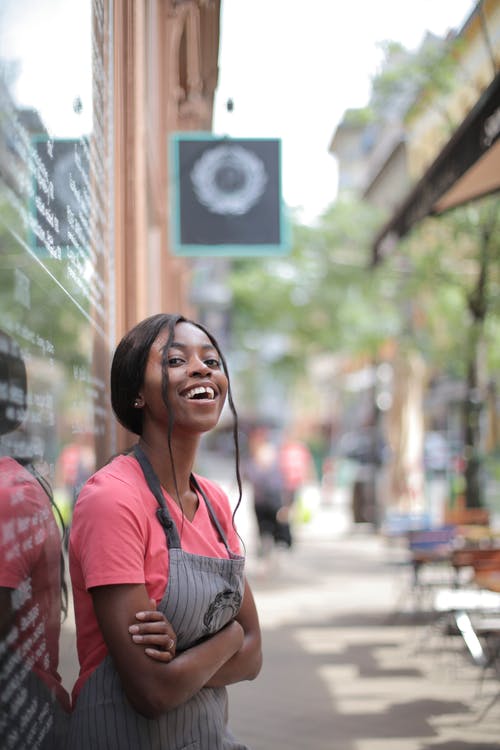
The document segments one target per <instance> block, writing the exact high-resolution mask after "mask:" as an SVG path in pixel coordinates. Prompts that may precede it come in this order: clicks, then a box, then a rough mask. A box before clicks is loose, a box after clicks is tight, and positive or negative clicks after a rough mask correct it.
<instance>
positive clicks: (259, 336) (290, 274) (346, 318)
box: [229, 198, 395, 378]
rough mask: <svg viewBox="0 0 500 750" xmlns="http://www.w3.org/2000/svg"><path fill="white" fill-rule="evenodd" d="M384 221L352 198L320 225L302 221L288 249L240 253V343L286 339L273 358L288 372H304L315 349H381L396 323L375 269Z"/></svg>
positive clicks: (236, 288) (233, 281)
mask: <svg viewBox="0 0 500 750" xmlns="http://www.w3.org/2000/svg"><path fill="white" fill-rule="evenodd" d="M379 222H380V217H379V215H378V212H376V211H375V210H374V209H373V208H371V207H369V206H367V205H366V204H363V203H361V202H360V201H357V200H354V199H347V198H345V199H342V200H339V201H337V202H336V203H335V204H333V205H332V206H331V207H330V208H329V209H328V211H326V212H325V214H324V215H323V217H322V218H321V220H320V222H319V224H318V226H314V227H311V226H303V225H300V224H296V225H295V227H294V232H293V248H292V251H291V253H290V255H289V256H286V257H280V258H267V259H258V260H249V259H244V260H238V261H235V262H234V263H233V268H232V272H231V274H230V279H229V283H230V286H231V289H232V293H233V319H232V324H233V332H234V334H235V341H237V342H238V346H240V345H243V347H245V346H249V347H250V348H251V347H255V345H256V341H260V342H263V341H264V340H265V338H266V337H268V336H269V334H273V335H278V336H280V337H282V339H283V342H284V343H285V342H286V347H285V346H283V350H282V351H281V353H279V354H278V355H276V356H275V357H274V358H273V364H274V368H275V370H276V371H277V373H278V374H279V375H280V376H281V377H285V376H286V377H287V378H290V377H292V378H295V377H300V375H302V374H303V373H304V372H305V368H306V366H307V364H308V362H309V361H310V358H311V357H312V356H313V355H314V354H316V353H321V352H325V351H326V352H336V351H344V350H346V349H348V350H349V351H350V352H351V353H353V354H355V353H373V352H375V351H376V350H377V348H378V347H379V345H380V343H381V342H382V341H384V340H385V339H386V338H387V337H388V336H389V335H391V333H392V332H393V331H394V326H395V315H394V310H393V308H392V305H391V302H390V300H388V299H387V297H384V295H383V294H382V291H381V289H382V287H381V282H382V281H383V278H382V275H381V274H379V273H378V272H376V271H373V270H369V258H370V238H371V236H372V234H373V232H374V229H375V227H376V226H377V225H378V223H379ZM264 348H265V347H264Z"/></svg>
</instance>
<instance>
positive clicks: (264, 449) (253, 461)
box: [245, 427, 292, 557]
mask: <svg viewBox="0 0 500 750" xmlns="http://www.w3.org/2000/svg"><path fill="white" fill-rule="evenodd" d="M245 477H246V479H247V480H248V482H249V483H250V485H251V487H252V494H253V508H254V512H255V518H256V521H257V529H258V534H259V549H258V552H259V556H260V557H267V556H269V554H270V553H271V551H272V549H273V546H274V545H275V544H277V545H282V546H284V547H291V545H292V534H291V530H290V519H289V516H288V509H287V507H286V497H285V484H284V479H283V474H282V472H281V468H280V464H279V455H278V449H277V447H276V445H275V444H273V442H272V441H271V440H270V438H269V436H268V431H267V429H266V428H265V427H259V428H257V429H255V430H254V431H253V432H252V434H251V435H250V440H249V455H248V459H247V461H246V464H245Z"/></svg>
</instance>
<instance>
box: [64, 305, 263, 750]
mask: <svg viewBox="0 0 500 750" xmlns="http://www.w3.org/2000/svg"><path fill="white" fill-rule="evenodd" d="M226 396H228V400H229V404H230V407H231V409H232V411H233V415H234V418H235V428H234V434H235V441H236V459H237V470H236V473H237V478H238V484H239V486H240V499H241V482H240V480H239V469H238V443H237V424H236V412H235V410H234V405H233V401H232V397H231V392H230V387H229V379H228V375H227V368H226V365H225V361H224V358H223V356H222V354H221V353H220V351H219V347H218V345H217V342H216V341H215V339H214V338H213V337H212V336H211V335H210V334H209V333H208V332H207V331H206V330H205V329H204V328H203V327H202V326H201V325H199V324H197V323H193V322H191V321H188V320H186V319H185V318H183V317H181V316H179V315H166V314H165V315H164V314H160V315H155V316H152V317H151V318H148V319H146V320H144V321H143V322H142V323H139V324H138V325H137V326H136V327H135V328H133V329H132V330H131V331H130V332H129V333H128V334H127V335H126V336H125V337H124V338H123V339H122V341H121V342H120V343H119V345H118V347H117V349H116V352H115V355H114V358H113V363H112V368H111V402H112V406H113V409H114V412H115V414H116V416H117V418H118V419H119V421H120V422H121V423H122V424H123V425H124V426H125V427H127V428H128V429H129V430H130V431H132V432H134V433H136V434H137V435H139V441H138V443H137V444H136V445H135V446H134V448H133V451H132V452H131V453H130V454H128V455H121V456H118V457H116V458H115V459H114V460H113V461H111V462H110V463H109V464H108V465H106V466H104V467H103V468H102V469H101V470H100V471H98V472H97V473H96V474H94V476H93V477H91V479H90V480H89V481H88V482H87V483H86V485H85V486H84V488H83V489H82V491H81V493H80V496H79V498H78V501H77V503H76V506H75V512H74V517H73V524H72V530H71V539H70V571H71V578H72V585H73V592H74V602H75V618H76V626H77V645H78V654H79V660H80V676H79V678H78V680H77V682H76V685H75V688H74V691H73V699H74V701H75V706H74V711H73V715H72V719H71V727H70V733H69V741H68V747H71V748H72V750H80V749H81V750H83V749H84V748H85V750H87V748H92V749H94V748H95V749H96V750H98V749H99V748H108V750H111V749H112V748H123V747H130V748H134V750H142V749H143V748H144V750H146V748H147V749H148V750H149V749H150V748H162V749H168V750H183V749H185V750H187V749H188V748H189V750H218V749H219V748H220V750H244V748H245V746H244V745H242V744H241V743H239V742H237V741H236V740H235V739H234V738H233V737H232V735H231V733H230V731H229V729H228V727H227V692H226V687H225V686H226V685H229V684H231V683H234V682H238V681H241V680H248V679H254V678H255V677H256V676H257V674H258V672H259V671H260V667H261V661H262V656H261V638H260V629H259V623H258V617H257V612H256V608H255V604H254V600H253V596H252V593H251V590H250V587H249V585H248V583H247V582H246V580H245V578H244V569H243V567H244V558H243V557H241V556H240V555H239V554H238V550H239V538H238V536H237V533H236V531H235V529H234V526H233V519H232V515H231V510H230V506H229V503H228V500H227V497H226V496H225V495H224V493H223V492H222V491H221V489H220V488H219V487H218V486H217V485H215V484H214V483H213V482H211V481H209V480H208V479H205V478H202V477H199V476H195V475H194V474H193V473H192V469H193V465H194V461H195V458H196V452H197V448H198V445H199V441H200V438H201V436H202V434H203V433H205V432H207V431H208V430H211V429H212V428H214V427H215V426H216V424H217V422H218V419H219V417H220V414H221V411H222V407H223V405H224V402H225V399H226ZM150 600H154V603H155V605H156V606H157V608H158V612H159V613H160V614H159V615H158V616H155V615H154V613H151V612H148V610H150V609H151V603H150ZM141 623H143V624H141ZM165 623H166V624H165ZM172 642H173V643H172ZM138 644H139V645H140V646H146V648H143V647H138ZM162 644H165V648H167V647H168V651H167V650H164V651H163V653H162V649H161V645H162Z"/></svg>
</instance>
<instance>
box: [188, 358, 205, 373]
mask: <svg viewBox="0 0 500 750" xmlns="http://www.w3.org/2000/svg"><path fill="white" fill-rule="evenodd" d="M209 373H210V368H209V367H208V366H207V365H206V364H205V362H204V361H203V360H202V359H200V358H199V357H193V358H192V359H191V360H190V362H189V374H190V375H191V376H194V375H203V376H206V375H207V374H209Z"/></svg>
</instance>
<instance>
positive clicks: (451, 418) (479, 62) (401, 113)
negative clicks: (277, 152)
mask: <svg viewBox="0 0 500 750" xmlns="http://www.w3.org/2000/svg"><path fill="white" fill-rule="evenodd" d="M420 53H424V55H423V59H425V60H426V63H429V61H431V62H432V59H433V58H434V59H435V60H436V59H438V58H439V59H440V60H441V62H440V67H439V73H440V75H439V76H438V77H437V78H438V80H437V81H434V86H432V85H431V86H428V85H426V83H425V76H419V72H420V71H418V70H417V69H416V68H415V67H413V69H412V68H411V65H412V54H413V53H411V52H410V53H409V52H407V51H405V50H403V49H399V50H398V49H396V48H394V49H393V50H392V56H391V57H389V65H390V64H391V63H393V64H394V65H396V66H403V68H404V65H405V64H408V65H409V66H410V67H409V70H410V71H411V73H412V75H409V76H408V78H407V80H405V79H404V77H403V76H400V84H399V85H398V86H393V87H392V89H391V93H390V95H387V91H386V92H385V93H386V98H385V99H384V100H383V101H381V100H380V98H379V99H378V100H377V96H378V97H381V96H382V97H383V96H384V90H383V89H382V91H381V90H380V89H379V90H378V91H377V90H375V91H374V92H373V94H372V100H371V102H370V105H369V106H368V107H366V108H364V109H361V110H348V111H347V112H346V113H345V115H344V118H343V120H342V122H341V123H340V124H339V126H338V127H337V129H336V131H335V133H334V136H333V138H332V141H331V145H330V151H331V153H332V154H333V155H334V156H335V157H336V158H337V160H338V163H339V186H340V189H341V190H350V191H352V192H354V193H355V194H356V195H358V196H360V197H361V198H363V199H365V200H367V201H369V202H370V203H373V204H374V205H376V206H377V207H378V208H380V209H382V211H383V212H385V215H386V222H385V224H384V225H383V227H382V228H381V229H380V231H379V233H378V235H377V236H376V237H374V239H373V258H372V262H373V263H378V262H380V261H382V260H383V258H384V257H387V255H389V254H391V253H395V252H396V250H397V244H398V241H399V239H400V238H401V237H403V236H404V235H405V234H406V233H407V232H408V231H409V230H410V229H411V227H412V226H413V225H414V224H415V223H417V222H418V221H420V220H422V219H423V218H425V217H426V216H428V215H430V214H439V213H441V212H444V211H446V210H448V209H450V208H453V207H455V206H459V205H462V204H464V203H466V202H468V201H471V200H474V199H475V198H479V197H481V196H484V195H487V194H489V193H492V192H495V191H497V190H498V189H499V188H500V151H499V140H498V136H499V133H500V127H499V123H500V75H499V68H500V6H499V4H498V3H497V2H495V0H481V1H480V2H478V3H477V4H476V6H475V8H474V9H473V11H472V12H471V14H470V15H469V17H468V18H467V19H466V20H465V22H464V24H463V26H462V28H460V29H458V30H456V31H455V32H450V34H449V35H448V37H447V38H445V39H440V38H436V37H434V36H432V35H427V37H426V38H425V39H424V40H423V42H422V48H421V50H420ZM405 56H406V57H405ZM420 64H421V63H420ZM389 73H390V70H389ZM381 105H382V106H381ZM413 304H414V303H413V302H412V301H409V302H408V305H407V308H406V309H405V310H402V315H406V316H408V324H409V326H410V327H411V325H413V321H412V318H413V316H414V313H415V310H414V309H413ZM403 360H404V357H403V358H402V359H401V361H399V362H397V361H396V362H395V363H394V371H395V377H394V381H393V389H394V393H393V407H392V409H391V412H390V414H389V420H388V422H389V424H388V427H389V432H391V430H392V432H393V435H397V436H398V437H397V444H399V443H400V442H401V438H404V435H405V433H407V434H408V435H409V431H408V428H409V424H410V423H411V424H412V434H413V435H414V436H415V425H416V424H417V423H418V425H419V430H420V433H421V436H420V439H419V440H417V441H415V439H413V443H414V445H413V446H412V447H411V449H410V445H409V444H408V445H405V439H403V443H401V445H400V447H399V449H398V450H400V451H401V452H402V453H404V452H406V453H407V457H406V459H404V457H403V456H399V457H398V455H397V454H398V451H396V453H395V459H396V461H395V466H394V467H393V469H394V477H396V475H400V476H401V477H404V475H405V474H406V477H407V478H408V477H410V479H411V476H410V475H411V474H412V472H413V473H414V475H415V466H416V461H417V462H418V463H419V464H420V465H421V466H422V465H423V463H424V435H423V430H424V428H425V423H423V422H422V418H421V416H422V412H423V413H424V416H425V414H426V413H427V414H430V410H432V417H433V419H432V423H433V426H434V429H438V430H443V431H444V432H448V433H449V431H450V430H453V431H454V432H456V433H458V434H460V432H461V426H460V421H461V409H462V404H463V401H464V398H465V395H466V387H465V384H463V383H450V382H449V381H448V380H447V379H446V378H443V377H436V378H434V379H433V381H432V384H431V385H432V389H431V390H428V391H426V389H425V388H424V387H423V386H424V382H425V381H426V379H427V378H426V375H425V371H424V369H423V368H422V367H421V366H420V365H418V366H417V363H414V364H415V367H414V368H412V372H414V373H419V375H418V378H419V379H420V380H421V382H420V384H419V383H418V382H417V380H416V379H415V378H416V375H415V378H413V381H414V382H413V386H412V388H411V389H409V390H410V391H411V392H412V393H413V394H414V395H413V399H415V397H416V395H415V394H417V395H418V402H415V401H414V403H413V404H409V403H408V402H407V401H406V397H405V395H404V390H405V388H406V386H408V384H409V380H408V374H407V372H406V369H405V366H404V365H405V363H404V361H403ZM406 365H408V363H406ZM401 367H402V370H401ZM400 370H401V371H402V372H403V373H404V374H403V378H402V379H401V378H399V379H398V376H397V373H398V371H400ZM398 403H399V404H400V405H403V404H404V409H400V411H401V413H400V415H399V417H398V416H397V415H396V414H395V407H396V404H398ZM436 404H439V408H436ZM426 409H427V412H426ZM404 414H406V416H407V417H408V415H413V416H412V418H411V419H410V422H409V423H408V425H406V426H405V425H404V424H403V421H404V420H403V415H404ZM419 414H420V417H419V416H418V415H419ZM391 423H392V426H391ZM431 429H432V427H431ZM393 440H394V438H393ZM401 459H403V460H402V461H401ZM398 461H399V463H400V465H399V466H398V465H397V464H398ZM405 464H406V468H405ZM411 467H413V469H412V468H411ZM418 473H419V472H418V471H417V474H418ZM394 477H393V478H394ZM403 483H404V482H403ZM396 484H397V482H396ZM410 484H411V482H410ZM413 484H414V486H418V487H422V482H421V480H420V479H419V478H418V476H416V475H415V481H414V482H413Z"/></svg>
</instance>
